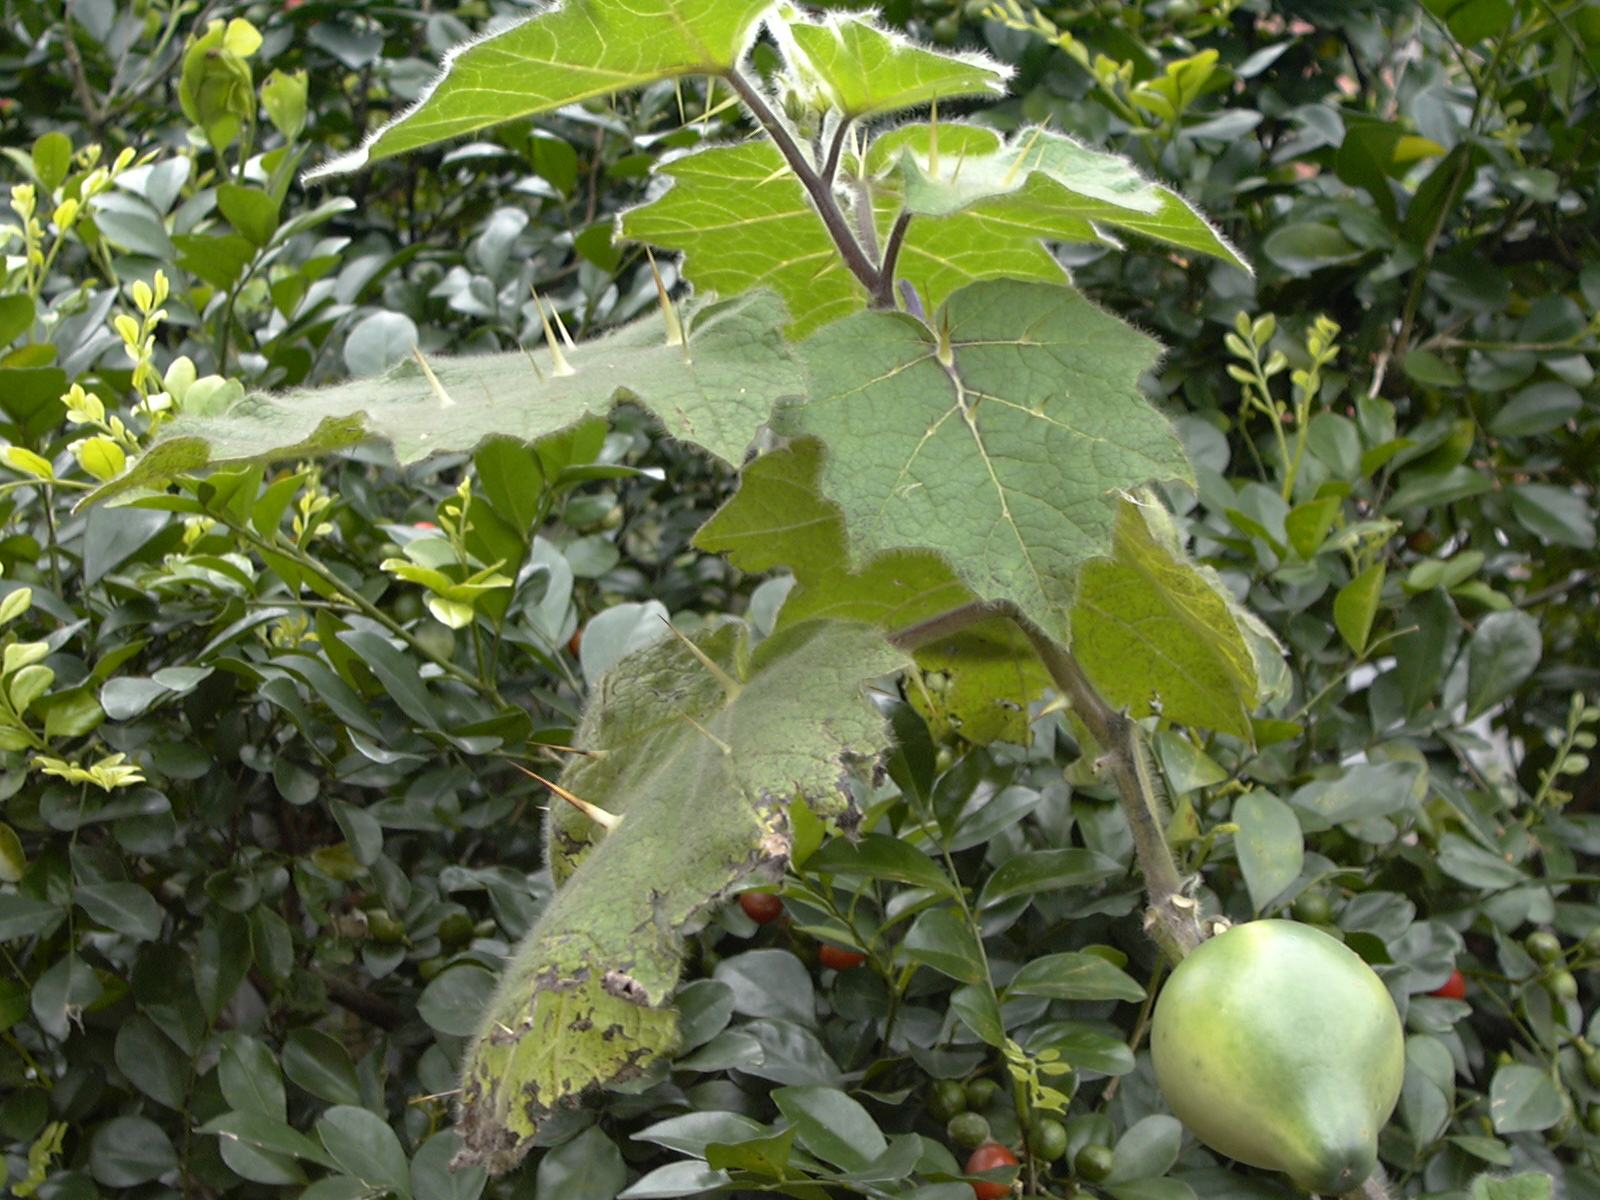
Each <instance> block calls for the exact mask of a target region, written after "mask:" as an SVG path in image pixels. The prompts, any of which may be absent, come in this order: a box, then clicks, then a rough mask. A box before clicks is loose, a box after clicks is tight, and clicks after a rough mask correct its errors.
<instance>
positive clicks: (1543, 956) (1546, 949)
mask: <svg viewBox="0 0 1600 1200" xmlns="http://www.w3.org/2000/svg"><path fill="white" fill-rule="evenodd" d="M1522 945H1523V948H1524V949H1526V950H1527V952H1528V953H1529V954H1530V955H1532V956H1533V958H1534V960H1535V961H1537V962H1542V963H1553V962H1555V961H1557V960H1558V959H1559V958H1560V957H1561V939H1560V938H1558V937H1556V935H1555V934H1553V933H1551V932H1550V931H1549V930H1547V929H1536V930H1534V932H1532V933H1530V934H1529V935H1528V936H1527V938H1526V939H1525V940H1524V941H1523V943H1522Z"/></svg>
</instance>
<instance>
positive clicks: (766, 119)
mask: <svg viewBox="0 0 1600 1200" xmlns="http://www.w3.org/2000/svg"><path fill="white" fill-rule="evenodd" d="M723 78H725V79H726V80H727V81H728V84H729V86H730V87H732V88H733V90H734V91H735V92H737V93H738V94H739V99H741V100H743V101H744V105H745V107H746V108H748V109H749V110H750V115H751V116H753V117H755V119H756V120H757V121H758V122H760V124H761V128H763V129H765V130H766V131H767V136H768V137H770V138H771V139H772V141H773V144H774V145H776V146H777V147H778V152H779V153H780V154H782V155H783V157H784V161H785V162H787V163H788V164H789V169H790V170H792V171H793V172H794V174H795V178H796V179H798V180H799V181H800V184H801V186H802V187H804V188H805V189H806V193H807V194H808V195H809V196H810V197H811V203H812V204H814V205H815V206H816V209H817V215H818V216H820V217H821V218H822V223H823V225H824V226H826V227H827V230H828V236H829V237H831V238H832V239H833V244H834V245H835V246H837V247H838V248H839V255H840V257H842V258H843V259H844V265H845V266H847V267H849V268H850V272H851V274H853V275H854V276H855V277H856V278H857V279H859V280H860V281H861V286H862V287H864V288H866V289H867V294H868V295H876V294H877V290H878V270H877V268H876V267H874V266H873V265H872V264H871V263H870V262H868V261H867V256H866V255H865V254H863V253H862V252H861V247H860V245H859V244H858V243H857V242H856V239H855V236H854V235H853V234H852V233H851V232H850V226H849V224H848V223H847V222H846V221H845V219H844V213H842V212H840V211H839V205H838V202H837V201H835V200H834V198H833V188H832V186H831V185H830V184H829V182H828V181H827V180H825V179H823V177H822V176H820V175H818V174H817V172H816V170H815V169H814V168H813V167H812V165H811V164H810V163H809V162H807V161H806V156H805V154H804V153H802V152H801V150H800V147H799V146H797V145H796V144H795V140H794V138H793V137H791V136H790V134H789V131H788V130H787V129H785V128H784V126H783V122H781V121H779V120H778V117H777V115H776V114H775V113H774V112H773V111H772V109H771V108H770V107H769V106H768V104H767V102H766V100H765V99H763V98H762V96H761V93H760V92H758V91H756V89H755V88H753V87H752V86H751V85H750V82H749V81H748V80H747V79H745V77H744V76H743V75H741V74H739V72H738V71H737V70H735V69H733V68H730V69H729V70H728V72H727V73H726V74H725V75H724V76H723Z"/></svg>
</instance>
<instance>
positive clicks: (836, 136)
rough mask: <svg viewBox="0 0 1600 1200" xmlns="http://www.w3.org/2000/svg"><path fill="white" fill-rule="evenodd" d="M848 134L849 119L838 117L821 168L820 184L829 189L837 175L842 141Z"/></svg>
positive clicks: (842, 145) (842, 148)
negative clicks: (825, 158) (826, 159)
mask: <svg viewBox="0 0 1600 1200" xmlns="http://www.w3.org/2000/svg"><path fill="white" fill-rule="evenodd" d="M849 132H850V118H849V117H840V118H839V126H838V128H837V129H835V130H834V131H833V145H832V146H830V147H828V161H827V162H826V163H824V164H823V167H822V182H823V183H824V184H826V185H827V186H828V187H829V188H830V189H831V188H832V187H833V181H834V178H835V177H836V176H837V175H838V174H839V159H840V158H841V157H843V155H844V139H845V135H846V134H848V133H849Z"/></svg>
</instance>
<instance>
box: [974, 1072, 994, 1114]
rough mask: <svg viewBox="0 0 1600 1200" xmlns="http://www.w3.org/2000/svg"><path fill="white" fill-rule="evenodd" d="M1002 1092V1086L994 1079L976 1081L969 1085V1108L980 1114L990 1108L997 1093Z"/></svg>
mask: <svg viewBox="0 0 1600 1200" xmlns="http://www.w3.org/2000/svg"><path fill="white" fill-rule="evenodd" d="M999 1090H1000V1085H999V1084H998V1083H996V1082H995V1081H994V1080H992V1079H974V1080H972V1081H970V1082H969V1083H968V1084H967V1107H968V1108H970V1109H971V1110H972V1111H973V1112H980V1111H981V1110H983V1109H985V1108H987V1107H989V1101H991V1100H993V1099H994V1097H995V1093H996V1092H998V1091H999Z"/></svg>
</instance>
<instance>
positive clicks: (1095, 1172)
mask: <svg viewBox="0 0 1600 1200" xmlns="http://www.w3.org/2000/svg"><path fill="white" fill-rule="evenodd" d="M1113 1161H1114V1156H1113V1155H1112V1153H1111V1147H1110V1146H1097V1145H1094V1144H1092V1143H1091V1144H1090V1145H1087V1146H1085V1147H1083V1149H1081V1150H1079V1151H1078V1152H1077V1153H1076V1154H1075V1155H1073V1156H1072V1173H1073V1174H1074V1175H1077V1176H1079V1177H1080V1178H1083V1179H1087V1180H1088V1181H1089V1182H1090V1183H1099V1182H1100V1181H1101V1180H1102V1179H1104V1178H1105V1177H1106V1176H1107V1175H1109V1174H1111V1164H1112V1162H1113Z"/></svg>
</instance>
